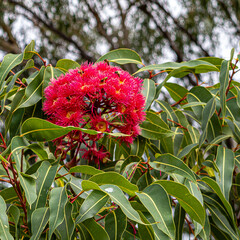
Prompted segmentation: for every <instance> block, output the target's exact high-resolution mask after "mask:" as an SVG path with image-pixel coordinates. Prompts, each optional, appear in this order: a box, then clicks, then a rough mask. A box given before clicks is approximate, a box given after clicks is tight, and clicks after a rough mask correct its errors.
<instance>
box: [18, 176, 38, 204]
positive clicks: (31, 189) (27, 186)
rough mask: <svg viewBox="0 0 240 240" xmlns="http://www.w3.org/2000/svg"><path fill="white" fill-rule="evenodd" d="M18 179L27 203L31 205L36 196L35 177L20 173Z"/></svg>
mask: <svg viewBox="0 0 240 240" xmlns="http://www.w3.org/2000/svg"><path fill="white" fill-rule="evenodd" d="M19 179H20V184H21V186H22V188H23V190H24V193H25V195H26V198H27V202H28V204H29V205H31V204H32V203H33V202H35V200H36V198H37V194H36V181H35V178H34V177H32V176H31V175H28V174H25V173H20V174H19Z"/></svg>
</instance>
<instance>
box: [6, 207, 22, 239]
mask: <svg viewBox="0 0 240 240" xmlns="http://www.w3.org/2000/svg"><path fill="white" fill-rule="evenodd" d="M8 215H9V216H11V217H12V219H13V221H14V224H15V239H17V238H18V222H19V218H20V210H19V208H18V207H16V206H15V205H11V206H10V207H9V208H8Z"/></svg>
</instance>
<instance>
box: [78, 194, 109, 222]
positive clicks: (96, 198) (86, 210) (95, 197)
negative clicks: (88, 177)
mask: <svg viewBox="0 0 240 240" xmlns="http://www.w3.org/2000/svg"><path fill="white" fill-rule="evenodd" d="M108 199H109V197H108V195H107V194H106V193H104V192H102V191H98V190H93V191H92V192H91V193H90V194H89V196H88V197H87V198H86V199H85V200H84V202H83V204H82V205H81V208H80V210H79V215H78V217H77V218H76V224H78V223H81V222H83V221H85V220H86V219H89V218H92V217H94V216H95V215H96V214H97V213H98V212H99V211H100V210H101V208H102V207H103V206H104V205H105V204H106V203H107V201H108Z"/></svg>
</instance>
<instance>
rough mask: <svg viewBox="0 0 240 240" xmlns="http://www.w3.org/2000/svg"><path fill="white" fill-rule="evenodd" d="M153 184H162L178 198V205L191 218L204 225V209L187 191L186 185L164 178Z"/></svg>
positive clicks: (169, 192)
mask: <svg viewBox="0 0 240 240" xmlns="http://www.w3.org/2000/svg"><path fill="white" fill-rule="evenodd" d="M154 184H160V185H162V186H163V188H164V189H165V190H166V191H167V192H168V194H170V195H172V196H173V197H175V198H176V199H177V200H178V202H179V203H180V205H181V206H182V207H183V208H184V210H185V211H186V213H188V214H189V216H190V217H191V218H192V219H193V220H195V221H197V222H199V223H200V224H201V225H202V226H203V225H204V223H205V210H204V208H203V206H202V204H201V203H200V201H199V200H198V199H197V198H195V197H194V196H193V195H192V194H191V193H190V192H189V190H188V188H187V187H186V186H184V185H183V184H180V183H177V182H173V181H166V180H159V181H156V182H155V183H154Z"/></svg>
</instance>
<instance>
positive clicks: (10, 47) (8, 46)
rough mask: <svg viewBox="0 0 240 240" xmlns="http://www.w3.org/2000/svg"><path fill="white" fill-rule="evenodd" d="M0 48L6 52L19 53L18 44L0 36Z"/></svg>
mask: <svg viewBox="0 0 240 240" xmlns="http://www.w3.org/2000/svg"><path fill="white" fill-rule="evenodd" d="M0 49H1V50H3V51H4V52H8V53H21V50H20V48H19V47H18V45H15V44H13V43H10V42H8V41H6V40H4V39H3V38H0Z"/></svg>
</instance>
